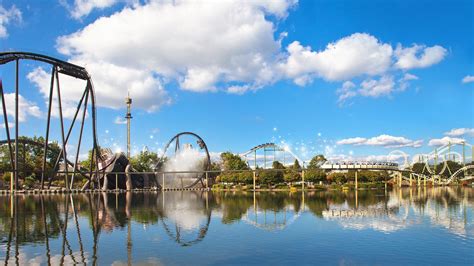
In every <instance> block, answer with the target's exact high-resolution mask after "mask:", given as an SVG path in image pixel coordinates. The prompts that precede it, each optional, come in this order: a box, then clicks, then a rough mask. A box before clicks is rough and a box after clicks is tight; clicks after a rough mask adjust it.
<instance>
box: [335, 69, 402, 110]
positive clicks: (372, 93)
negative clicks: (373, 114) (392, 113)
mask: <svg viewBox="0 0 474 266" xmlns="http://www.w3.org/2000/svg"><path fill="white" fill-rule="evenodd" d="M394 87H395V82H394V81H393V77H392V76H382V77H380V79H379V80H376V79H366V80H364V81H362V82H361V84H360V88H359V89H357V90H356V89H355V84H354V83H353V82H351V81H346V82H344V83H343V84H342V87H341V88H339V89H337V91H336V94H338V95H339V98H338V102H339V104H343V103H344V102H345V101H346V100H348V99H350V98H352V97H355V96H358V95H360V96H364V97H372V98H377V97H381V96H388V95H390V94H391V93H392V91H394Z"/></svg>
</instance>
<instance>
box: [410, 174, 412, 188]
mask: <svg viewBox="0 0 474 266" xmlns="http://www.w3.org/2000/svg"><path fill="white" fill-rule="evenodd" d="M411 180H412V173H410V187H411Z"/></svg>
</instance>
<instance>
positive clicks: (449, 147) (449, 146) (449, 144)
mask: <svg viewBox="0 0 474 266" xmlns="http://www.w3.org/2000/svg"><path fill="white" fill-rule="evenodd" d="M449 157H451V142H448V160H451V158H449ZM445 160H446V156H445Z"/></svg>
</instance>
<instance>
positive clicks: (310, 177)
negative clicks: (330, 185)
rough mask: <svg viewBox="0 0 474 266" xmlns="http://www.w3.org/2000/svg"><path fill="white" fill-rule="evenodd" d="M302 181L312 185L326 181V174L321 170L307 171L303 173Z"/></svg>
mask: <svg viewBox="0 0 474 266" xmlns="http://www.w3.org/2000/svg"><path fill="white" fill-rule="evenodd" d="M304 180H305V181H307V182H313V183H317V182H319V181H326V173H325V172H324V171H323V170H317V169H309V170H307V171H306V172H305V173H304Z"/></svg>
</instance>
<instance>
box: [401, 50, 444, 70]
mask: <svg viewBox="0 0 474 266" xmlns="http://www.w3.org/2000/svg"><path fill="white" fill-rule="evenodd" d="M447 53H448V51H447V50H446V49H445V48H443V47H441V46H439V45H435V46H431V47H427V46H425V45H417V44H415V45H413V46H412V47H407V48H403V47H402V45H400V44H399V45H397V48H396V49H395V57H396V58H397V62H396V63H395V67H397V68H400V69H403V70H408V69H413V68H425V67H429V66H431V65H434V64H437V63H439V62H440V61H441V60H443V59H444V57H445V56H446V54H447Z"/></svg>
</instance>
